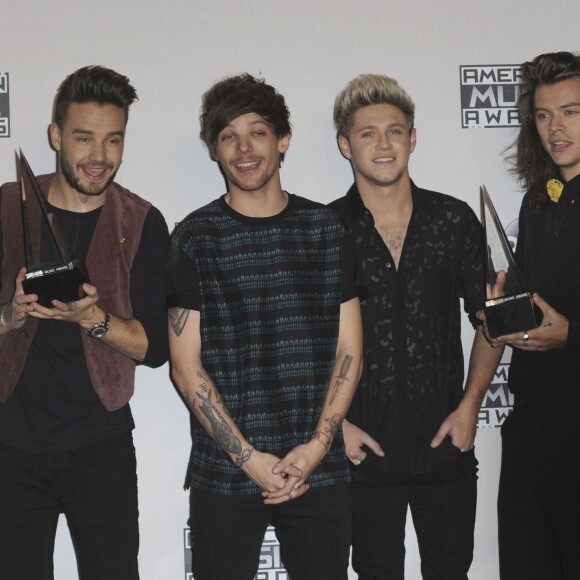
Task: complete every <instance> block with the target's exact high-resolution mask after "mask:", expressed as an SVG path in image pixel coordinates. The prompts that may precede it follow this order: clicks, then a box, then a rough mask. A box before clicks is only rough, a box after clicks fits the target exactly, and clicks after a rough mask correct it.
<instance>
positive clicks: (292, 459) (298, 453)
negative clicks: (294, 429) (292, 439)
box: [262, 440, 327, 504]
mask: <svg viewBox="0 0 580 580" xmlns="http://www.w3.org/2000/svg"><path fill="white" fill-rule="evenodd" d="M326 452H327V449H326V446H325V445H323V444H322V443H321V442H320V441H318V440H316V441H315V440H311V441H309V442H308V443H304V444H303V445H298V446H297V447H294V449H292V451H290V453H288V454H287V455H286V456H285V457H283V458H282V459H280V461H279V462H278V463H277V464H276V465H275V466H274V467H273V469H272V472H273V473H282V472H283V471H285V470H286V468H287V467H288V466H290V465H292V466H294V467H297V468H298V469H300V470H301V471H302V477H288V478H287V480H286V485H285V486H284V487H283V488H282V489H280V490H278V491H276V492H273V493H268V492H264V493H263V494H262V495H263V496H264V497H265V498H266V499H265V501H264V503H266V504H277V503H282V502H285V501H288V500H289V499H294V497H293V494H295V493H296V491H299V490H301V489H302V487H303V486H304V485H307V484H306V483H305V482H306V480H307V479H308V477H309V476H310V474H311V473H312V472H313V471H314V469H315V468H316V466H317V465H318V464H319V463H320V462H321V461H322V458H323V457H324V456H325V455H326ZM300 495H302V494H300Z"/></svg>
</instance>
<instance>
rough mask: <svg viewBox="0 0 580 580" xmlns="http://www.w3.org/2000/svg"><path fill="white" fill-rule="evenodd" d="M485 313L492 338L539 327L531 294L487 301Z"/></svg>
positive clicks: (524, 293) (526, 293)
mask: <svg viewBox="0 0 580 580" xmlns="http://www.w3.org/2000/svg"><path fill="white" fill-rule="evenodd" d="M484 311H485V321H486V324H487V330H488V332H489V336H491V338H496V337H498V336H503V335H504V334H511V333H512V332H523V331H526V330H530V329H532V328H536V327H537V326H538V322H537V320H536V315H535V314H534V303H533V300H532V295H531V294H530V293H529V292H522V293H520V294H512V295H510V296H502V297H501V298H494V299H493V300H486V302H485V307H484Z"/></svg>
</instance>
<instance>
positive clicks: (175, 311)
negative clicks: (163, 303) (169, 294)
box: [169, 308, 189, 336]
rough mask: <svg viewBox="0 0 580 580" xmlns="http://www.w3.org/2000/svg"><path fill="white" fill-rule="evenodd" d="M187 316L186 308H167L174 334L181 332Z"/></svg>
mask: <svg viewBox="0 0 580 580" xmlns="http://www.w3.org/2000/svg"><path fill="white" fill-rule="evenodd" d="M188 317H189V310H187V309H186V308H170V309H169V324H170V325H171V328H172V330H173V332H174V333H175V335H176V336H179V335H180V334H181V333H182V332H183V328H184V327H185V323H186V322H187V318H188Z"/></svg>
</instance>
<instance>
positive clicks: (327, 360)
mask: <svg viewBox="0 0 580 580" xmlns="http://www.w3.org/2000/svg"><path fill="white" fill-rule="evenodd" d="M201 135H202V138H203V139H204V141H205V143H206V145H207V147H208V149H209V151H210V154H211V156H212V158H213V159H214V160H215V161H217V162H218V163H219V164H220V168H221V170H222V172H223V174H224V175H225V177H226V181H227V187H228V191H227V193H226V194H224V195H223V196H221V197H220V198H219V199H217V200H215V201H213V202H212V203H210V204H208V205H206V206H205V207H202V208H200V209H198V210H196V211H194V212H193V213H191V214H190V215H189V216H187V217H186V218H185V219H184V220H183V221H182V222H181V223H180V224H179V225H178V227H177V228H176V230H175V232H174V234H173V237H172V244H171V248H170V255H169V266H168V278H169V288H170V290H169V305H170V307H171V309H170V321H171V329H170V331H169V337H170V338H169V340H170V350H171V362H172V365H173V369H172V371H173V372H172V374H173V377H174V379H175V382H176V383H177V386H178V387H179V390H180V392H181V393H182V395H183V397H184V399H185V400H186V402H187V404H188V405H189V407H190V409H191V411H192V433H193V448H192V453H191V460H190V470H189V473H188V482H189V483H190V486H191V488H190V502H191V503H190V525H191V537H192V548H193V572H194V576H195V578H196V579H198V580H231V579H232V578H235V579H236V580H253V578H254V577H255V574H256V571H257V569H258V563H259V558H260V547H261V544H262V540H263V538H264V533H265V531H266V528H267V526H268V525H270V524H271V525H273V526H274V527H275V529H276V534H277V536H278V539H279V540H280V544H281V550H282V561H283V563H284V565H285V567H286V569H287V570H288V573H289V575H290V577H291V578H293V579H294V580H347V568H348V554H349V547H350V520H351V510H350V492H349V488H348V482H349V474H348V467H347V461H346V456H345V452H344V443H343V440H342V433H341V423H342V420H343V417H344V415H345V414H346V411H347V409H348V406H349V404H350V401H351V398H352V396H353V393H354V391H355V389H356V385H357V382H358V378H359V372H360V358H361V357H360V349H361V329H360V309H359V301H358V298H357V297H356V296H355V292H354V287H353V284H352V278H353V269H352V265H351V266H350V268H349V267H348V262H349V260H348V255H347V254H346V251H345V249H346V248H348V246H347V245H346V244H344V243H343V238H344V236H345V232H344V228H343V227H342V226H341V224H340V221H339V219H338V218H337V216H336V215H335V214H334V213H333V212H332V211H331V210H330V209H328V208H325V207H324V206H321V205H320V204H318V203H315V202H312V201H309V200H307V199H304V198H302V197H299V196H297V195H293V194H290V193H288V192H286V191H284V190H283V189H282V186H281V182H280V163H281V160H282V158H283V156H284V155H285V153H286V152H287V150H288V147H289V144H290V136H291V133H290V123H289V112H288V109H287V107H286V103H285V101H284V98H283V97H282V95H280V94H279V93H278V92H277V91H276V90H275V89H274V88H273V87H271V86H270V85H267V84H266V83H265V82H264V81H262V80H258V79H255V78H254V77H252V76H250V75H239V76H236V77H230V78H226V79H224V80H223V81H220V82H219V83H217V84H216V85H214V86H213V87H212V88H211V89H210V90H209V91H208V92H207V93H206V94H205V95H204V97H203V105H202V113H201ZM343 247H344V248H343ZM341 266H342V267H343V268H342V270H343V272H344V273H341ZM289 500H291V501H289Z"/></svg>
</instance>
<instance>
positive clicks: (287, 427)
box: [170, 195, 348, 494]
mask: <svg viewBox="0 0 580 580" xmlns="http://www.w3.org/2000/svg"><path fill="white" fill-rule="evenodd" d="M343 235H344V231H343V228H342V226H341V225H340V223H339V220H338V219H337V217H336V216H335V214H334V213H333V212H332V211H331V210H329V209H327V208H325V207H324V206H321V205H319V204H317V203H314V202H311V201H308V200H306V199H303V198H300V197H297V196H293V195H291V196H290V197H289V203H288V207H287V208H286V209H285V210H284V212H282V214H279V215H278V216H274V218H263V219H254V220H251V219H248V218H244V217H243V216H239V214H236V213H235V212H233V211H232V210H231V208H229V207H228V206H227V205H226V204H225V203H224V201H223V198H221V199H219V200H216V201H214V202H212V203H211V204H209V205H207V206H206V207H204V208H201V209H200V210H197V211H195V212H193V213H192V214H190V215H189V216H188V217H187V218H186V219H185V220H184V221H183V222H181V224H180V225H179V226H178V228H177V229H176V232H175V233H174V236H173V249H172V254H173V258H170V264H171V261H173V262H174V263H175V264H178V266H174V268H173V270H174V274H173V278H175V279H177V278H180V273H179V272H175V269H176V268H181V269H183V268H185V267H189V268H190V269H191V270H192V271H193V272H192V276H191V277H190V284H191V285H193V286H194V287H193V288H183V289H182V294H183V296H184V298H183V300H181V301H180V298H179V295H180V290H179V289H177V290H175V302H176V303H175V305H176V306H181V307H188V308H192V304H191V296H195V299H194V302H196V303H197V305H194V306H193V307H194V309H198V310H199V311H200V313H201V336H202V362H203V365H204V368H205V370H206V371H207V372H208V374H209V375H210V376H211V378H212V379H213V381H214V382H215V384H216V386H217V388H218V389H219V391H220V393H221V395H222V397H223V399H224V402H225V404H226V407H227V408H228V410H229V412H230V413H231V415H232V417H233V419H234V420H235V422H236V424H237V425H238V426H239V428H240V429H241V431H242V433H244V435H245V436H246V438H247V439H248V440H249V442H250V444H251V445H253V446H254V447H255V448H256V449H258V450H260V451H264V452H269V453H273V454H275V455H277V456H279V457H282V456H284V455H285V454H286V453H287V452H288V451H290V450H291V449H292V448H293V447H295V446H296V445H299V444H301V443H305V442H307V441H308V440H309V439H310V438H311V436H312V434H313V432H314V430H315V427H316V423H317V421H318V418H319V414H320V409H321V407H322V404H323V402H324V397H325V394H326V390H327V388H328V383H329V380H330V375H331V372H332V367H333V364H334V359H335V353H336V341H337V336H338V323H339V310H340V301H341V270H340V261H341V240H342V237H343ZM170 270H171V266H170ZM186 296H189V300H190V303H189V304H187V303H186V302H187V301H188V299H187V298H185V297H186ZM180 302H181V303H180ZM193 433H194V446H193V452H192V461H191V483H192V485H194V486H196V487H198V488H201V489H204V490H206V491H210V492H213V493H219V494H239V493H258V492H259V491H260V490H259V488H258V487H257V486H256V485H255V484H254V483H252V482H251V481H250V480H249V479H248V477H247V476H246V475H245V474H244V473H243V472H242V471H241V470H240V469H239V468H238V467H236V466H235V465H233V463H232V462H231V460H230V459H229V457H227V456H226V455H225V453H223V452H222V451H221V449H220V448H219V447H218V445H217V444H216V443H215V442H214V441H213V439H212V438H211V437H210V436H209V435H208V434H207V433H206V432H205V430H204V429H203V428H202V427H201V426H200V425H199V423H198V422H197V421H196V420H195V419H194V420H193ZM347 481H348V468H347V464H346V458H345V455H344V445H343V441H342V439H341V438H340V437H338V438H337V441H336V442H335V445H334V447H333V449H332V450H331V452H330V453H329V454H328V455H327V456H326V458H325V459H324V460H323V462H322V463H321V465H320V466H319V467H318V468H317V469H316V470H315V471H314V472H313V474H312V475H311V476H310V478H309V483H310V485H311V486H312V487H320V486H324V485H330V484H335V483H345V482H347Z"/></svg>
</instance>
